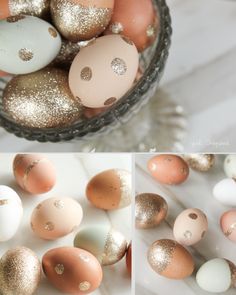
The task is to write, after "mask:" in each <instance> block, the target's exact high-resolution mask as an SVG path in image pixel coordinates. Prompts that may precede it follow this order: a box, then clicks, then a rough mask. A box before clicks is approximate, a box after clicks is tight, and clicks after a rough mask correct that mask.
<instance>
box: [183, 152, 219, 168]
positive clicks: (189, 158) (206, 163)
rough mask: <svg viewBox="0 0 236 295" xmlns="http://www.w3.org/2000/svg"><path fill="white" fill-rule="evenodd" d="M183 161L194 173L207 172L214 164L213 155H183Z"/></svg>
mask: <svg viewBox="0 0 236 295" xmlns="http://www.w3.org/2000/svg"><path fill="white" fill-rule="evenodd" d="M183 158H184V160H185V161H186V162H187V163H188V165H189V166H190V167H191V168H192V169H193V170H196V171H199V172H206V171H209V170H210V169H211V168H212V167H213V166H214V164H215V155H213V154H185V155H183Z"/></svg>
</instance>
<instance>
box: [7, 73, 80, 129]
mask: <svg viewBox="0 0 236 295" xmlns="http://www.w3.org/2000/svg"><path fill="white" fill-rule="evenodd" d="M2 105H3V109H4V111H5V112H6V114H7V115H8V117H9V118H10V119H11V120H12V121H14V122H15V123H17V124H18V125H20V126H25V127H30V128H37V129H42V128H59V127H63V126H69V125H71V124H72V123H74V122H76V121H78V120H79V119H80V118H81V114H82V106H81V104H80V102H79V101H78V100H77V99H75V98H74V97H73V95H72V93H71V91H70V89H69V85H68V74H67V72H66V71H63V70H60V69H57V68H45V69H43V70H40V71H38V72H35V73H31V74H27V75H19V76H16V77H14V78H13V79H12V80H11V81H10V82H9V83H8V84H7V86H6V88H5V89H4V92H3V100H2Z"/></svg>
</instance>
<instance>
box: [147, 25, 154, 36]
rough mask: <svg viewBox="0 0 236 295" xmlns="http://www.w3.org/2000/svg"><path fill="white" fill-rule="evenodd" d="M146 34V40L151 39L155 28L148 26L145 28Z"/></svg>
mask: <svg viewBox="0 0 236 295" xmlns="http://www.w3.org/2000/svg"><path fill="white" fill-rule="evenodd" d="M146 33H147V36H148V38H153V37H154V36H155V34H156V30H155V27H154V26H153V25H149V26H148V27H147V31H146Z"/></svg>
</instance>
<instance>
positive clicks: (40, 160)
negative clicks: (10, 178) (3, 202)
mask: <svg viewBox="0 0 236 295" xmlns="http://www.w3.org/2000/svg"><path fill="white" fill-rule="evenodd" d="M13 172H14V176H15V179H16V182H17V183H18V184H19V186H20V187H21V188H22V189H24V190H25V191H27V192H29V193H31V194H43V193H46V192H48V191H50V190H51V189H52V188H53V186H54V185H55V183H56V170H55V167H54V165H53V164H52V162H51V161H50V160H49V159H47V157H45V156H44V155H40V154H18V155H16V156H15V158H14V161H13Z"/></svg>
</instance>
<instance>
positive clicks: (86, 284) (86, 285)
mask: <svg viewBox="0 0 236 295" xmlns="http://www.w3.org/2000/svg"><path fill="white" fill-rule="evenodd" d="M90 287H91V284H90V283H89V282H87V281H84V282H81V283H80V284H79V289H80V291H88V290H89V289H90Z"/></svg>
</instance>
